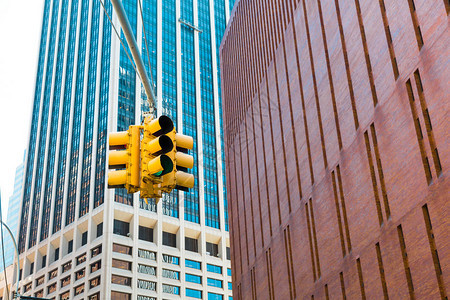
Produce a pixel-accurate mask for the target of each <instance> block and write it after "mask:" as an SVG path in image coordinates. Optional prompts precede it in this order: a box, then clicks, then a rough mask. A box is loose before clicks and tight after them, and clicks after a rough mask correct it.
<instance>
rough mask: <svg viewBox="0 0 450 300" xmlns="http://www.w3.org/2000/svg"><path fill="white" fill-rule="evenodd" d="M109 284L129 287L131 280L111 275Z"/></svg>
mask: <svg viewBox="0 0 450 300" xmlns="http://www.w3.org/2000/svg"><path fill="white" fill-rule="evenodd" d="M111 283H115V284H120V285H126V286H131V278H130V277H125V276H120V275H115V274H112V275H111Z"/></svg>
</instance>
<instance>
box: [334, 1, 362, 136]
mask: <svg viewBox="0 0 450 300" xmlns="http://www.w3.org/2000/svg"><path fill="white" fill-rule="evenodd" d="M334 5H335V7H336V15H337V19H338V25H339V35H340V38H341V45H342V54H343V55H344V63H345V72H346V74H347V84H348V91H349V93H350V101H351V104H352V112H353V121H354V122H355V129H358V127H359V120H358V112H357V110H356V102H355V93H354V91H353V82H352V75H351V72H350V64H349V60H348V54H347V45H346V42H345V36H344V27H343V26H342V18H341V11H340V8H339V0H334Z"/></svg>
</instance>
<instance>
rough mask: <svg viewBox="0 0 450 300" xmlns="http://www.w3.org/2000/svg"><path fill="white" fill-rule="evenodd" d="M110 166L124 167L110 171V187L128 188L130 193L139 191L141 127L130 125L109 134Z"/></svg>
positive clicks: (115, 167)
mask: <svg viewBox="0 0 450 300" xmlns="http://www.w3.org/2000/svg"><path fill="white" fill-rule="evenodd" d="M109 147H110V149H111V150H113V151H110V152H109V168H110V169H124V170H116V171H110V172H109V173H108V187H109V188H126V189H127V191H128V193H130V194H131V193H135V192H137V191H139V186H140V180H139V176H140V174H139V169H140V167H139V163H140V158H139V156H140V129H139V126H134V125H132V126H130V127H129V129H128V131H122V132H113V133H110V135H109Z"/></svg>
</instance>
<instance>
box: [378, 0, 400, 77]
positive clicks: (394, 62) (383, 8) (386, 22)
mask: <svg viewBox="0 0 450 300" xmlns="http://www.w3.org/2000/svg"><path fill="white" fill-rule="evenodd" d="M379 2H380V10H381V16H382V18H383V25H384V33H385V34H386V40H387V43H388V48H389V56H390V57H391V64H392V71H393V72H394V77H395V79H396V80H397V79H398V76H399V73H398V66H397V59H396V57H395V51H394V45H393V43H392V35H391V30H390V28H389V20H388V18H387V15H386V6H385V4H384V0H379Z"/></svg>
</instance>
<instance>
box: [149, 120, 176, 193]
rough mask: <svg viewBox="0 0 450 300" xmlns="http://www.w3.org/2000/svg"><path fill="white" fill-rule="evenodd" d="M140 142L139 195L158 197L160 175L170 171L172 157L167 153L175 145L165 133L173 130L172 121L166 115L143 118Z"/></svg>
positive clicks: (172, 166) (172, 163)
mask: <svg viewBox="0 0 450 300" xmlns="http://www.w3.org/2000/svg"><path fill="white" fill-rule="evenodd" d="M143 128H144V134H143V139H142V143H141V197H142V198H159V197H161V191H160V189H159V183H160V182H161V176H163V175H165V174H168V173H170V172H172V170H173V168H174V162H173V158H172V157H171V156H169V155H168V153H170V152H171V151H173V149H174V147H175V145H174V143H173V140H172V139H171V138H170V137H169V136H167V133H169V132H171V131H172V130H173V122H172V120H171V119H170V118H169V117H167V116H161V117H159V118H156V119H153V118H152V117H146V118H145V119H144V126H143Z"/></svg>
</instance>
